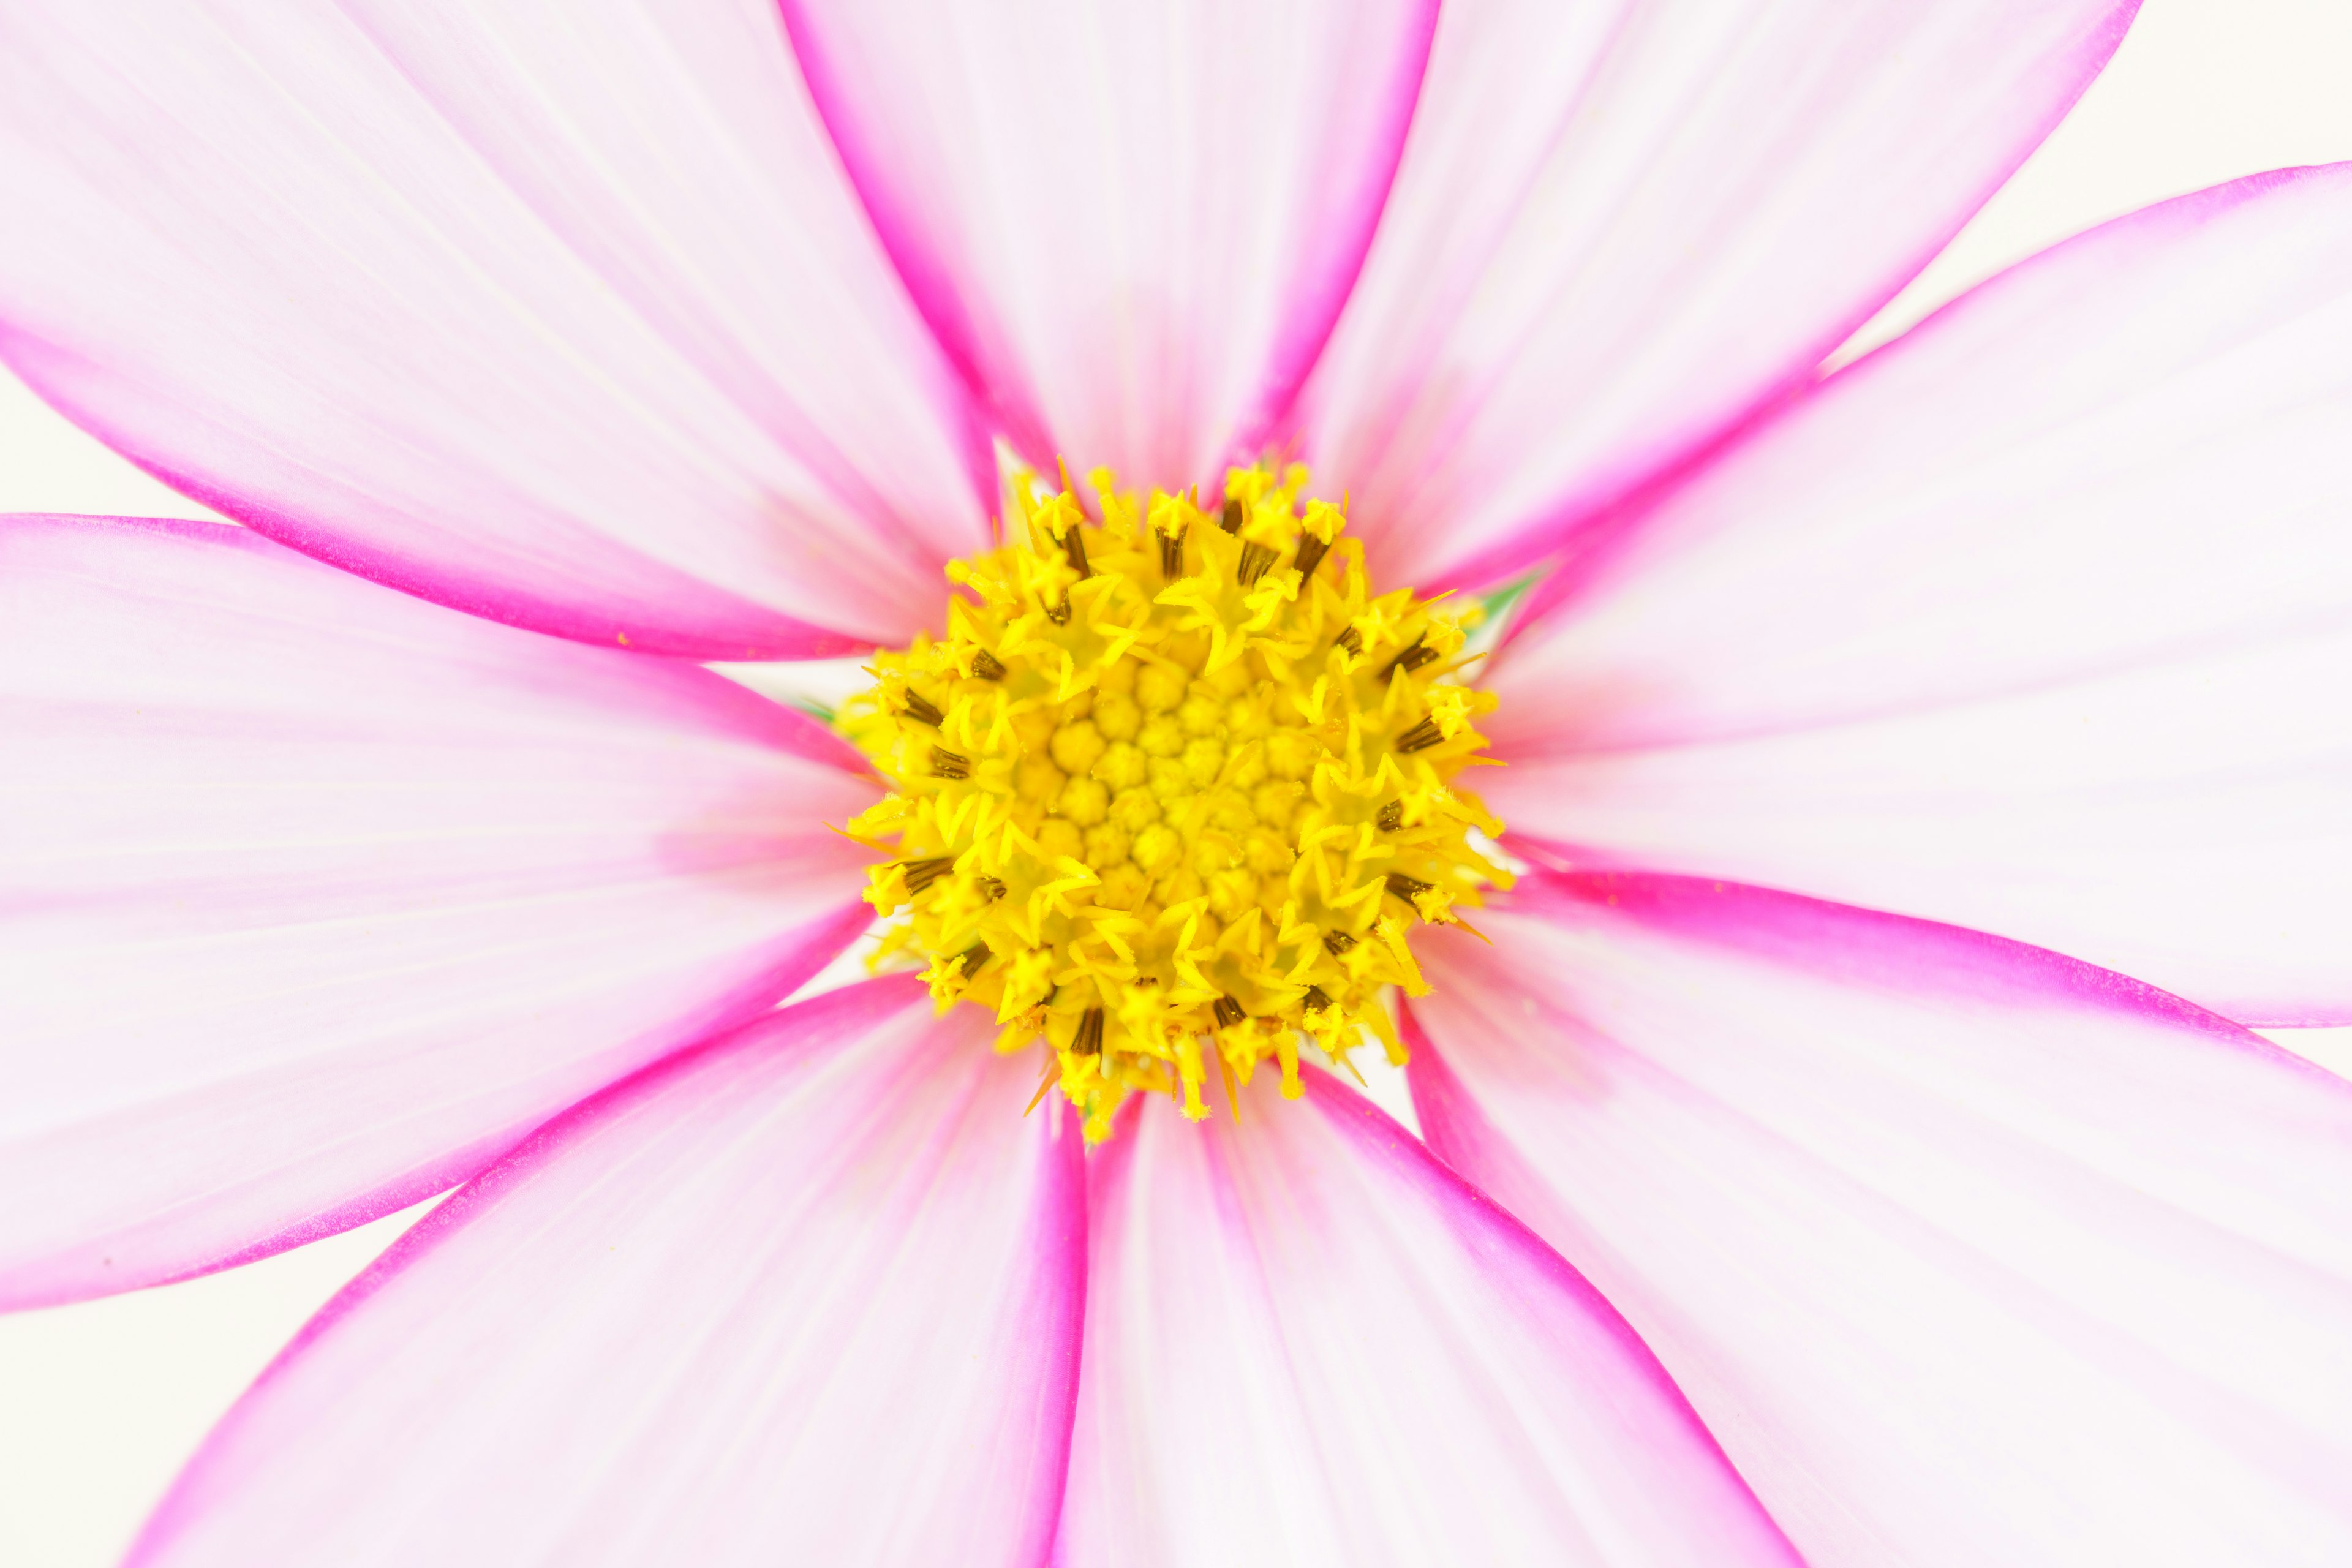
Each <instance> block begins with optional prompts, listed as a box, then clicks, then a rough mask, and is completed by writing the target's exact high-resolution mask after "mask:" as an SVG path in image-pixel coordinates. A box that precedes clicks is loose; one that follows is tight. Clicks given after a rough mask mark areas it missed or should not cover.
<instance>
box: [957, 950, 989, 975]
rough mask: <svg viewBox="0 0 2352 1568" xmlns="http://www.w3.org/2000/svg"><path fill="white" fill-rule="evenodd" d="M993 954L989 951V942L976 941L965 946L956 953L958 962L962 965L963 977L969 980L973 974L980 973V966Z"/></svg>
mask: <svg viewBox="0 0 2352 1568" xmlns="http://www.w3.org/2000/svg"><path fill="white" fill-rule="evenodd" d="M993 956H994V955H993V954H992V953H991V952H989V951H988V943H986V942H973V943H972V944H971V946H970V947H967V948H965V949H964V950H963V951H962V952H960V953H957V954H956V963H959V964H961V965H962V967H963V977H964V978H965V979H966V980H969V979H971V977H972V976H973V975H975V974H977V973H980V966H981V965H982V964H983V963H987V962H988V961H989V959H990V958H992V957H993Z"/></svg>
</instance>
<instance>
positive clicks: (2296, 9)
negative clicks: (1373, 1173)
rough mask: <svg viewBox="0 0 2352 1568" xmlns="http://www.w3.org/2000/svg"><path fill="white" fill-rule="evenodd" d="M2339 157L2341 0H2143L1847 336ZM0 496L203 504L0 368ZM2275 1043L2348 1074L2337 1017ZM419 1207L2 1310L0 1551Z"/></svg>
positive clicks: (297, 1318)
mask: <svg viewBox="0 0 2352 1568" xmlns="http://www.w3.org/2000/svg"><path fill="white" fill-rule="evenodd" d="M1858 3H1859V0H1858ZM1960 3H1965V0H1960ZM2337 159H2352V0H2147V5H2146V9H2145V10H2144V11H2143V13H2142V15H2141V16H2140V19H2139V21H2138V23H2137V26H2135V28H2134V29H2133V31H2132V33H2131V36H2130V37H2129V38H2128V39H2126V42H2125V44H2124V46H2123V48H2122V50H2121V51H2120V52H2119V53H2118V54H2117V55H2116V59H2115V63H2114V65H2113V66H2111V67H2110V68H2108V70H2107V73H2106V74H2105V76H2104V77H2103V78H2102V79H2100V80H2099V81H2098V82H2097V83H2096V84H2095V86H2093V88H2092V89H2091V90H2090V92H2089V93H2088V95H2087V96H2085V97H2084V100H2083V102H2082V105H2081V107H2080V108H2079V109H2077V110H2076V111H2075V112H2074V116H2073V118H2071V119H2070V120H2068V121H2066V123H2065V124H2064V125H2063V127H2062V128H2061V129H2060V130H2059V131H2058V132H2057V133H2056V135H2054V136H2053V137H2052V139H2051V140H2050V142H2049V143H2048V144H2047V145H2046V146H2044V147H2043V148H2042V151H2041V153H2039V154H2037V155H2036V156H2035V158H2034V159H2033V161H2032V163H2029V164H2027V165H2026V167H2025V169H2024V171H2023V172H2022V173H2021V174H2020V175H2019V176H2018V178H2017V179H2016V181H2015V182H2014V183H2012V184H2011V186H2010V187H2009V188H2008V189H2007V190H2006V191H2004V192H2002V193H2001V194H2000V195H1999V196H1997V197H1995V198H1994V200H1993V202H1992V203H1991V205H1990V206H1988V207H1987V208H1986V209H1985V211H1984V212H1983V214H1982V215H1980V216H1979V217H1978V219H1977V220H1976V222H1975V223H1974V224H1973V225H1971V226H1969V229H1968V230H1967V231H1966V232H1965V233H1963V234H1962V235H1961V236H1960V237H1959V239H1958V242H1957V243H1956V244H1955V245H1954V246H1953V247H1952V248H1951V249H1950V250H1949V251H1948V253H1947V254H1946V255H1945V256H1944V257H1943V258H1942V259H1940V260H1938V261H1937V263H1936V264H1935V265H1934V266H1933V267H1931V268H1928V270H1927V273H1926V274H1925V275H1924V276H1923V277H1922V278H1921V279H1919V281H1918V282H1917V284H1916V285H1915V286H1914V287H1913V288H1912V289H1910V290H1909V291H1908V292H1906V294H1905V295H1904V296H1903V298H1902V299H1900V300H1897V301H1895V304H1894V305H1892V306H1890V307H1889V308H1888V310H1887V311H1886V312H1885V314H1884V315H1883V316H1882V317H1881V318H1880V320H1879V321H1877V322H1875V323H1874V324H1873V325H1872V326H1871V327H1870V328H1869V329H1866V331H1865V332H1864V338H1866V339H1869V340H1871V341H1876V340H1877V339H1880V338H1884V337H1886V336H1890V335H1892V334H1893V333H1894V332H1895V331H1899V330H1900V329H1901V328H1902V327H1903V326H1905V325H1907V324H1908V323H1909V322H1911V321H1916V319H1917V318H1918V317H1919V316H1921V315H1923V314H1925V313H1926V312H1927V310H1931V309H1933V308H1934V306H1935V305H1937V303H1939V302H1941V301H1942V300H1945V299H1948V298H1949V297H1950V296H1951V295H1952V294H1953V293H1955V292H1957V291H1958V290H1959V289H1964V288H1966V287H1968V286H1969V284H1970V283H1973V282H1975V281H1976V280H1978V279H1981V278H1983V277H1985V276H1987V275H1988V274H1990V273H1991V272H1993V271H1996V270H1998V269H1999V268H2001V267H2003V266H2006V265H2008V264H2009V263H2010V262H2012V261H2014V260H2016V259H2018V258H2021V257H2023V256H2026V255H2030V254H2031V253H2032V252H2033V251H2035V250H2038V249H2040V248H2041V247H2043V246H2045V245H2048V244H2050V243H2051V242H2052V241H2053V240H2056V239H2060V238H2063V237H2065V236H2066V235H2068V234H2071V233H2074V231H2076V230H2078V229H2081V228H2083V227H2084V226H2088V225H2090V224H2093V223H2095V222H2098V221H2099V220H2101V219H2103V218H2107V217H2111V216H2116V214H2118V213H2122V212H2126V211H2128V210H2130V209H2131V208H2134V207H2137V206H2141V205H2146V204H2147V203H2148V202H2151V201H2155V200H2157V199H2158V198H2161V197H2164V196H2169V195H2178V194H2179V193H2180V192H2183V191H2189V190H2194V189H2197V188H2199V187H2200V186H2203V185H2208V184H2214V183H2215V182H2217V181H2221V180H2225V179H2230V178H2231V177H2233V176H2236V175H2239V174H2250V173H2252V172H2254V171H2256V170H2261V169H2269V168H2276V167H2279V166H2282V165H2285V164H2291V163H2326V162H2332V161H2335V160H2337ZM0 511H82V512H115V513H131V514H142V513H144V514H151V515H165V516H183V517H203V516H206V515H209V514H208V513H206V512H205V509H203V508H202V507H199V506H196V505H194V503H192V502H190V501H188V500H184V499H183V498H181V497H179V496H177V495H175V494H173V492H172V491H170V490H168V489H164V488H163V487H162V486H161V485H159V484H157V483H156V482H155V481H154V480H152V479H148V478H146V477H145V476H144V475H142V474H141V473H139V472H138V471H137V470H136V469H134V468H131V466H130V465H129V464H127V463H125V462H123V461H122V460H121V459H120V458H116V457H114V456H113V455H112V454H111V453H110V452H108V451H106V450H105V449H104V448H103V447H100V446H99V445H98V444H97V443H96V442H95V441H92V440H91V439H89V437H85V436H83V435H81V434H80V433H79V431H77V430H75V429H73V428H72V427H71V426H68V425H67V424H66V423H65V422H64V421H63V420H61V419H58V417H57V416H54V415H52V414H50V413H49V412H48V411H47V409H46V408H45V407H43V406H42V405H40V404H39V403H38V402H37V400H36V399H35V398H34V397H33V396H32V395H30V394H29V393H27V392H26V391H25V390H24V389H23V388H22V387H20V386H18V385H16V384H14V383H13V382H8V381H6V380H5V377H0ZM2347 547H2352V546H2347ZM2281 1038H2282V1039H2283V1040H2284V1041H2285V1042H2286V1043H2288V1044H2290V1045H2294V1047H2297V1048H2299V1049H2303V1050H2305V1052H2306V1053H2307V1054H2310V1055H2313V1056H2315V1057H2316V1058H2320V1059H2322V1060H2326V1061H2328V1062H2329V1063H2330V1065H2332V1066H2334V1067H2336V1069H2337V1070H2338V1071H2344V1072H2347V1074H2352V1031H2329V1032H2327V1033H2326V1035H2325V1036H2320V1035H2302V1036H2293V1035H2282V1036H2281ZM28 1046H33V1047H37V1042H28V1041H17V1042H12V1043H11V1046H10V1048H12V1049H22V1048H26V1047H28ZM1384 1087H1386V1088H1388V1089H1391V1090H1393V1089H1394V1088H1395V1086H1394V1085H1393V1084H1391V1085H1388V1086H1384ZM1382 1098H1383V1100H1392V1095H1391V1094H1383V1095H1382ZM417 1212H419V1211H414V1210H412V1211H410V1212H409V1213H407V1214H403V1215H392V1216H390V1217H388V1218H385V1219H383V1220H380V1221H378V1222H376V1223H375V1224H373V1225H371V1226H365V1227H363V1228H362V1229H360V1230H356V1231H352V1232H351V1233H349V1234H347V1235H344V1236H341V1237H335V1238H333V1239H331V1240H328V1241H323V1242H320V1243H318V1244H316V1245H314V1246H312V1247H305V1248H303V1249H301V1250H300V1251H298V1252H293V1253H289V1254H286V1255H284V1256H282V1257H279V1258H272V1259H270V1260H268V1261H267V1262H263V1263H258V1264H255V1265H253V1266H251V1267H249V1268H242V1269H237V1270H235V1271H232V1272H230V1273H227V1274H222V1275H216V1276H214V1277H213V1278H210V1279H198V1280H192V1281H190V1282H188V1283H186V1284H182V1285H173V1286H169V1287H166V1288H164V1289H157V1290H147V1291H142V1292H139V1293H136V1294H133V1295H130V1296H122V1297H117V1298H114V1299H112V1300H104V1301H93V1302H89V1303H86V1304H84V1305H80V1306H74V1307H64V1308H58V1309H54V1310H48V1311H41V1312H31V1313H24V1314H20V1315H17V1316H15V1317H0V1565H5V1568H84V1565H93V1568H94V1565H98V1564H103V1563H111V1562H113V1561H114V1560H115V1557H116V1556H117V1554H119V1553H120V1552H121V1550H122V1549H123V1547H124V1546H126V1545H127V1544H128V1543H129V1542H130V1540H131V1535H132V1534H133V1532H134V1531H136V1530H137V1529H138V1525H139V1521H140V1520H141V1519H142V1516H143V1515H144V1513H145V1511H146V1510H147V1509H148V1508H149V1507H150V1506H151V1505H152V1503H153V1501H154V1500H155V1499H156V1498H157V1496H158V1495H159V1494H160V1493H161V1491H162V1490H163V1488H164V1486H165V1485H166V1484H167V1483H168V1482H169V1481H170V1479H171V1477H172V1474H173V1470H174V1469H175V1468H177V1466H178V1463H179V1461H180V1459H181V1458H183V1457H184V1455H185V1454H186V1453H187V1452H188V1451H189V1450H190V1449H191V1448H193V1447H194V1445H195V1443H196V1441H197V1440H198V1439H199V1438H200V1437H201V1436H203V1434H204V1432H205V1428H206V1427H207V1426H210V1425H211V1424H212V1422H213V1421H214V1420H215V1418H216V1417H217V1416H218V1415H220V1414H221V1412H222V1411H224V1410H225V1409H226V1408H227V1406H228V1405H229V1403H230V1402H231V1401H232V1400H233V1399H235V1398H236V1394H237V1393H238V1391H239V1390H241V1389H242V1388H243V1387H244V1386H245V1385H246V1384H247V1383H248V1382H250V1381H251V1380H252V1378H253V1377H254V1376H255V1374H256V1373H258V1372H259V1371H260V1370H261V1368H262V1366H263V1365H264V1364H265V1363H267V1362H268V1359H269V1357H270V1356H271V1355H272V1354H273V1353H274V1352H276V1350H277V1349H278V1346H279V1345H280V1344H282V1343H283V1342H285V1341H286V1340H287V1339H288V1338H289V1337H290V1336H291V1335H292V1334H293V1332H294V1331H295V1330H296V1329H297V1328H299V1326H300V1324H301V1323H302V1321H303V1320H304V1319H305V1318H307V1317H308V1316H309V1315H310V1313H311V1312H312V1311H314V1310H317V1309H318V1307H319V1306H320V1305H321V1304H322V1303H323V1302H324V1301H325V1300H326V1299H327V1298H328V1297H329V1296H330V1295H331V1294H332V1293H333V1292H334V1290H335V1289H337V1288H338V1287H339V1286H341V1284H342V1282H343V1281H344V1280H345V1279H348V1278H350V1277H351V1276H352V1274H354V1273H356V1272H357V1271H358V1270H359V1269H360V1268H362V1266H363V1265H364V1264H365V1263H366V1262H367V1260H368V1259H369V1258H371V1257H373V1255H374V1254H375V1253H376V1252H378V1251H380V1250H381V1249H382V1248H383V1247H384V1246H385V1245H386V1244H388V1243H389V1242H390V1241H391V1240H392V1238H393V1237H394V1236H395V1235H396V1234H398V1232H399V1231H400V1230H401V1229H403V1228H404V1227H405V1226H407V1225H408V1224H410V1223H412V1222H413V1219H414V1217H415V1213H417ZM257 1568H270V1565H267V1564H257Z"/></svg>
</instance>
